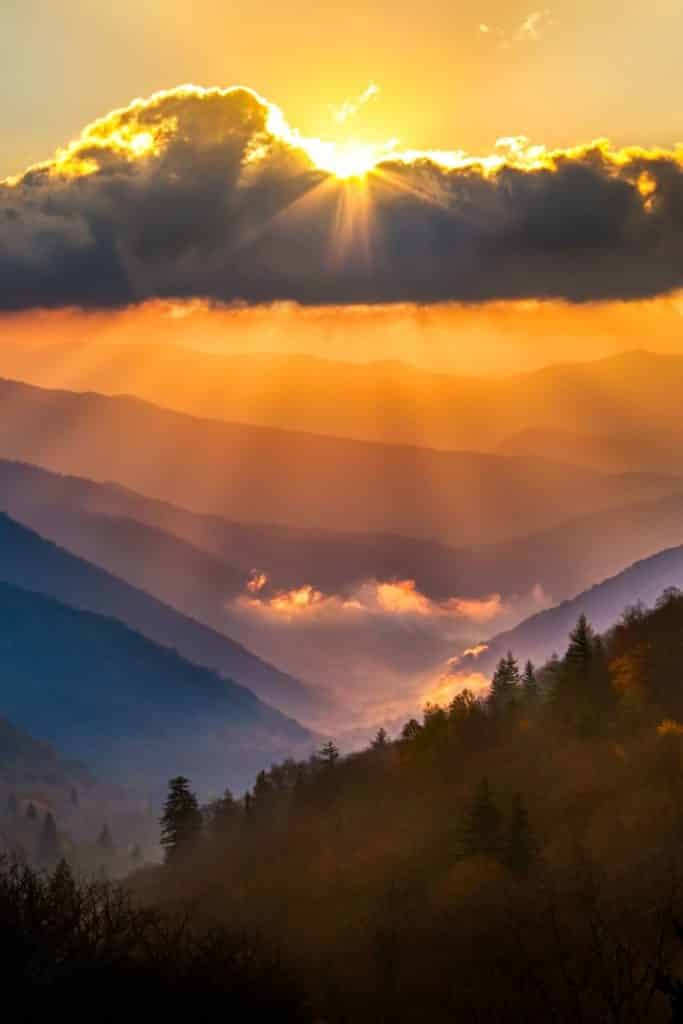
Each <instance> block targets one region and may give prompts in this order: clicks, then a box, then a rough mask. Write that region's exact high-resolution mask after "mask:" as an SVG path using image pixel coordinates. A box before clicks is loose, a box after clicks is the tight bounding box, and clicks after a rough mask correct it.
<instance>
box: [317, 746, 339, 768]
mask: <svg viewBox="0 0 683 1024" xmlns="http://www.w3.org/2000/svg"><path fill="white" fill-rule="evenodd" d="M318 757H319V758H320V760H321V761H322V762H323V764H324V765H325V766H326V767H327V768H334V766H335V765H336V763H337V761H338V760H339V747H338V746H337V745H336V744H335V743H334V741H333V740H328V741H327V743H324V744H323V745H322V747H321V748H320V750H319V751H318Z"/></svg>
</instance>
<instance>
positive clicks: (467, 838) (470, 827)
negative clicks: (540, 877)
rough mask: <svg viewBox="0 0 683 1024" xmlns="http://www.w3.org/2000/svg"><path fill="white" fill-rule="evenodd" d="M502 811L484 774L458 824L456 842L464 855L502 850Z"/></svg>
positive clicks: (494, 854)
mask: <svg viewBox="0 0 683 1024" xmlns="http://www.w3.org/2000/svg"><path fill="white" fill-rule="evenodd" d="M501 840H502V837H501V815H500V811H499V810H498V806H497V804H496V802H495V800H494V798H493V794H492V792H491V787H490V786H489V780H488V779H487V778H483V779H482V780H481V782H480V783H479V785H478V787H477V789H476V792H475V793H474V796H473V797H472V800H471V802H470V804H469V806H468V807H467V808H466V809H465V813H464V815H463V817H462V819H461V822H460V826H459V828H458V846H459V848H460V853H461V855H462V856H464V857H498V856H500V853H501V846H502V841H501Z"/></svg>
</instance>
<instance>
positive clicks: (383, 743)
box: [370, 728, 389, 750]
mask: <svg viewBox="0 0 683 1024" xmlns="http://www.w3.org/2000/svg"><path fill="white" fill-rule="evenodd" d="M370 746H371V747H372V749H373V750H385V749H386V747H388V746H389V733H388V732H387V731H386V729H384V728H382V729H378V730H377V732H376V733H375V738H374V739H373V741H372V743H371V744H370Z"/></svg>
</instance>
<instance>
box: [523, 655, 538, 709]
mask: <svg viewBox="0 0 683 1024" xmlns="http://www.w3.org/2000/svg"><path fill="white" fill-rule="evenodd" d="M522 693H523V694H524V700H525V701H526V703H527V704H528V705H533V704H535V703H536V701H537V700H538V682H537V680H536V670H535V668H534V666H533V662H531V661H527V663H526V665H525V666H524V674H523V675H522Z"/></svg>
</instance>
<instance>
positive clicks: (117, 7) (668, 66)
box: [0, 0, 683, 175]
mask: <svg viewBox="0 0 683 1024" xmlns="http://www.w3.org/2000/svg"><path fill="white" fill-rule="evenodd" d="M543 4H544V0H476V2H474V3H472V2H468V3H464V2H457V0H425V2H424V3H422V4H419V5H415V4H414V3H412V2H408V0H392V2H391V3H388V2H374V3H368V2H367V0H366V2H361V0H344V2H343V3H342V2H333V3H326V2H320V3H316V4H311V3H310V2H309V0H290V2H288V3H286V4H285V3H281V2H280V0H262V2H261V3H260V4H254V3H253V2H252V0H232V2H230V3H226V2H225V0H193V2H192V3H189V2H188V0H117V2H116V3H110V2H109V0H3V4H2V23H1V29H2V30H1V32H0V97H1V98H0V105H1V106H0V110H1V112H2V119H1V120H2V125H3V133H2V138H1V140H0V175H3V174H11V173H17V172H18V171H20V170H21V169H22V168H23V167H24V166H25V165H27V164H29V163H33V162H35V161H37V160H40V159H44V158H45V157H46V156H48V155H49V154H51V153H52V152H53V151H54V150H55V149H56V148H57V146H59V145H61V144H63V142H64V140H65V139H69V138H72V137H74V136H75V135H76V134H77V133H78V132H79V131H80V129H81V127H82V126H83V125H84V124H86V123H88V122H90V121H92V120H93V119H94V118H96V117H98V116H101V115H102V114H103V113H104V112H105V111H107V110H109V109H112V108H114V107H120V106H122V105H124V104H126V103H127V102H128V101H129V100H130V99H131V98H132V97H134V96H139V95H141V96H145V95H149V94H151V93H153V92H155V91H156V90H158V89H161V88H170V87H173V86H175V85H177V84H178V83H182V82H196V83H198V84H200V85H223V86H225V85H233V84H235V83H240V84H245V85H248V86H250V87H252V88H254V89H256V90H257V91H258V92H259V93H260V94H262V95H264V96H267V97H268V99H270V100H271V101H273V102H275V103H277V104H278V105H279V106H280V107H281V108H282V109H283V110H284V112H285V114H286V116H287V118H288V120H289V122H290V124H292V125H293V126H294V127H296V128H298V129H299V130H300V131H301V132H302V133H304V134H306V135H313V136H320V137H323V138H325V137H330V136H332V137H334V138H338V137H340V136H347V137H348V136H354V137H358V138H361V139H364V140H366V141H369V142H375V143H378V142H380V143H381V142H384V141H386V140H387V139H398V140H400V143H401V145H402V147H403V148H418V149H434V148H448V149H454V148H458V149H460V148H462V149H466V150H468V151H473V152H489V151H490V150H491V149H492V147H493V145H494V143H495V141H496V139H497V138H500V137H502V136H517V135H526V136H528V137H530V138H531V139H532V140H534V141H535V142H541V143H544V144H546V145H549V146H567V145H570V144H574V143H576V142H585V141H586V140H589V139H592V138H596V137H603V136H609V137H610V138H611V139H612V140H613V142H614V143H615V144H616V145H624V144H627V143H629V144H630V143H638V144H641V145H654V144H657V145H662V146H670V145H672V144H673V143H675V142H677V141H680V139H681V128H680V114H679V110H680V100H681V97H682V96H683V62H682V61H681V60H680V52H679V40H680V38H681V37H682V36H683V4H681V3H680V0H650V2H649V3H647V4H643V3H642V2H641V0H549V6H547V7H546V6H544V5H543ZM373 84H374V85H375V86H376V87H377V91H376V93H375V94H374V95H373V96H372V98H371V99H370V101H369V102H366V103H364V104H362V106H361V108H360V109H359V110H358V111H357V112H356V113H355V114H352V115H351V116H349V117H347V118H345V119H343V120H340V118H339V116H338V115H339V113H340V111H343V110H347V111H349V110H350V106H353V103H354V101H355V100H357V99H358V98H359V97H361V96H362V95H363V94H364V93H365V91H366V90H367V89H368V87H369V86H371V85H373ZM349 105H350V106H349Z"/></svg>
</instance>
